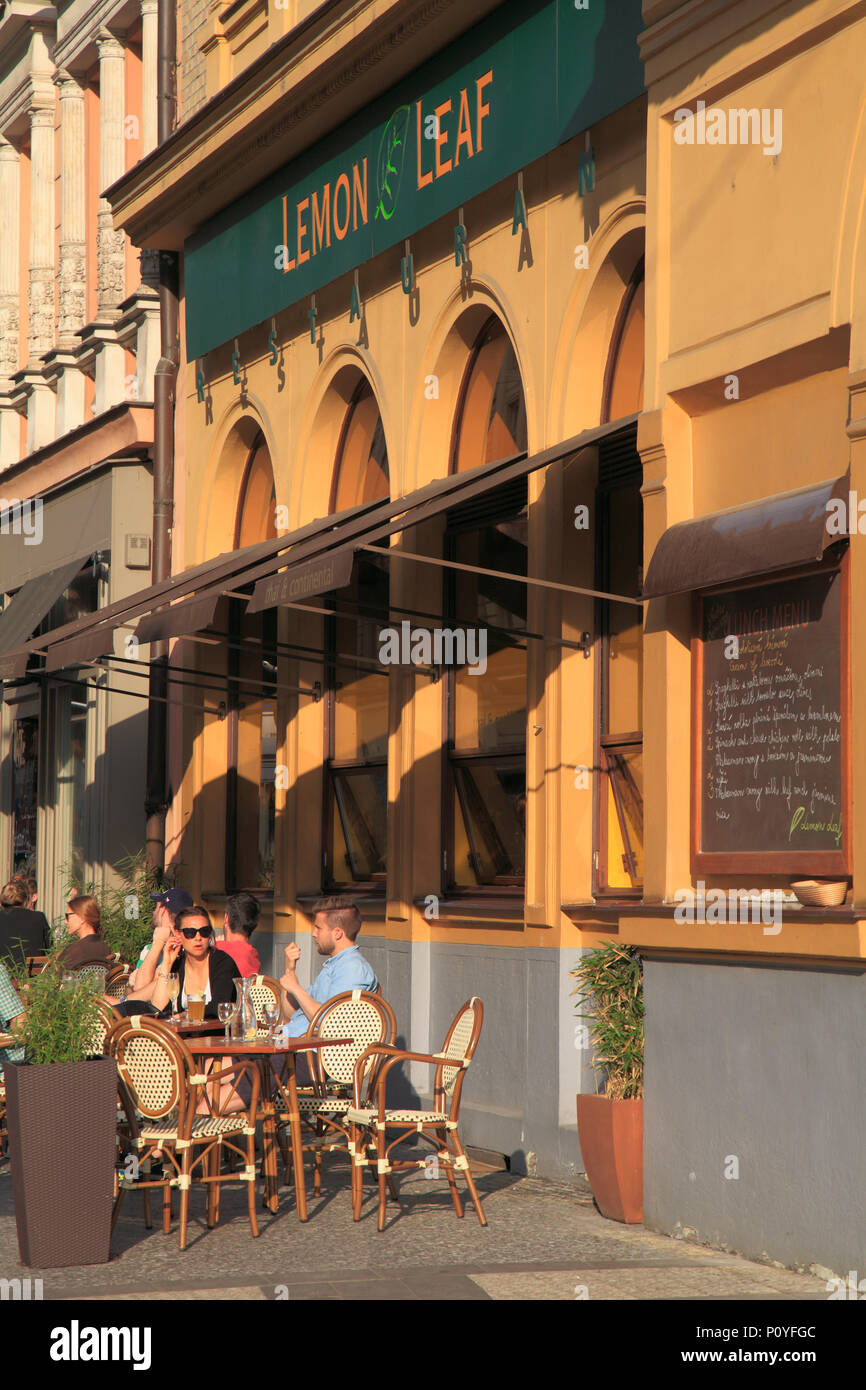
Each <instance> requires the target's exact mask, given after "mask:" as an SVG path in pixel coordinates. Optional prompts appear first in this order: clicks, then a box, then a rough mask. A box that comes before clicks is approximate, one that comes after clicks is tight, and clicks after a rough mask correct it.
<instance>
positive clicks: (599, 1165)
mask: <svg viewBox="0 0 866 1390" xmlns="http://www.w3.org/2000/svg"><path fill="white" fill-rule="evenodd" d="M571 974H572V977H573V979H574V980H575V981H576V987H575V989H574V990H573V991H572V992H573V993H574V994H577V995H579V996H580V998H579V1000H578V1003H579V1004H585V1005H586V1012H584V1013H578V1018H585V1019H588V1020H589V1021H590V1034H591V1038H592V1043H593V1051H594V1057H593V1070H594V1071H595V1072H596V1080H598V1072H597V1066H598V1064H601V1066H602V1067H603V1068H604V1072H605V1077H604V1082H605V1085H604V1092H603V1093H601V1094H596V1095H579V1096H578V1097H577V1132H578V1137H579V1139H580V1151H581V1153H582V1155H583V1161H584V1163H585V1165H586V1176H587V1178H588V1179H589V1184H590V1187H591V1188H592V1192H593V1196H594V1197H595V1200H596V1202H597V1204H598V1208H599V1211H600V1212H601V1213H602V1215H603V1216H608V1217H610V1218H612V1219H613V1220H614V1221H627V1222H640V1221H642V1220H643V1047H644V1012H643V968H642V964H641V959H640V956H639V954H638V952H637V950H636V948H635V947H634V946H626V945H624V944H623V943H621V942H618V941H608V942H606V943H605V944H604V945H603V946H600V947H599V948H598V949H597V950H594V951H589V952H587V954H586V955H585V956H584V957H583V959H582V960H581V961H580V963H579V964H578V965H577V966H575V968H574V970H572V972H571Z"/></svg>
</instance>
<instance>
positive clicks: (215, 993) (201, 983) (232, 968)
mask: <svg viewBox="0 0 866 1390" xmlns="http://www.w3.org/2000/svg"><path fill="white" fill-rule="evenodd" d="M213 945H214V941H213V928H212V926H211V924H210V918H209V917H208V915H207V911H206V910H205V908H203V907H184V908H182V909H181V911H180V912H179V913H178V914H177V917H176V918H175V921H174V936H173V937H169V940H168V941H167V942H166V946H165V951H164V954H163V959H162V968H161V969H160V970H158V971H157V972H156V985H155V987H154V991H153V994H152V995H151V996H150V1002H151V1004H152V1006H153V1008H154V1009H156V1011H157V1012H161V1011H162V1010H163V1009H164V1008H165V1007H166V1005H167V1004H168V1000H169V993H168V981H169V976H170V975H177V976H178V977H179V978H180V995H179V998H178V1007H179V1008H180V1009H185V1008H187V1006H188V1002H189V996H190V994H203V995H204V1002H205V1009H204V1015H205V1018H216V1017H217V1005H218V1004H231V1003H233V1002H234V998H235V980H236V979H238V978H239V977H240V973H241V972H240V970H239V969H238V967H237V965H236V964H235V962H234V960H233V959H232V957H231V956H230V955H227V954H226V952H225V951H215V950H214V949H213Z"/></svg>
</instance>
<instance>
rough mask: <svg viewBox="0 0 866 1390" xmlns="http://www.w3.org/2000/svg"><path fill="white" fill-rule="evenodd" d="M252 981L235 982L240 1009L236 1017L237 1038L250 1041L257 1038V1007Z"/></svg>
mask: <svg viewBox="0 0 866 1390" xmlns="http://www.w3.org/2000/svg"><path fill="white" fill-rule="evenodd" d="M252 983H253V982H252V980H243V979H238V980H235V994H236V996H237V1001H238V1007H237V1013H236V1014H235V1017H234V1020H233V1022H234V1025H235V1027H236V1028H237V1036H238V1037H241V1038H244V1039H245V1040H247V1041H248V1040H249V1039H251V1038H254V1037H255V1036H256V1028H257V1026H258V1025H257V1023H256V1006H255V1004H254V1003H253V996H252V993H251V986H252Z"/></svg>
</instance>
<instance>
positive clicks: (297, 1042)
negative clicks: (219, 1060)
mask: <svg viewBox="0 0 866 1390" xmlns="http://www.w3.org/2000/svg"><path fill="white" fill-rule="evenodd" d="M354 1041H355V1039H354V1038H308V1037H300V1038H289V1039H288V1041H287V1042H286V1043H284V1044H283V1046H282V1047H278V1046H277V1044H276V1043H274V1042H267V1041H266V1040H265V1039H262V1038H260V1039H258V1040H257V1041H256V1042H246V1041H245V1040H244V1039H243V1038H232V1040H231V1042H226V1041H225V1040H224V1039H222V1038H221V1039H220V1040H219V1042H214V1041H212V1040H211V1039H210V1038H202V1039H201V1040H200V1041H196V1042H191V1043H190V1044H189V1046H190V1048H191V1050H192V1051H193V1052H194V1053H195V1055H196V1057H231V1056H235V1057H240V1056H244V1057H246V1056H261V1057H285V1056H286V1055H287V1053H291V1052H311V1051H312V1050H313V1049H314V1048H317V1047H344V1046H346V1045H347V1044H348V1043H351V1042H354Z"/></svg>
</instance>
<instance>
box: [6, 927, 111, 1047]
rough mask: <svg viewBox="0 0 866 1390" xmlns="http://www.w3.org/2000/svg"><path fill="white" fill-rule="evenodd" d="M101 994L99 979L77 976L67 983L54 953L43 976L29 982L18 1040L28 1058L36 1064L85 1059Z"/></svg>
mask: <svg viewBox="0 0 866 1390" xmlns="http://www.w3.org/2000/svg"><path fill="white" fill-rule="evenodd" d="M101 994H102V990H101V987H100V985H99V983H98V981H96V980H82V979H80V978H75V979H73V980H71V981H66V982H64V980H63V970H62V967H61V966H60V964H59V961H58V958H57V954H56V953H55V954H54V955H53V956H52V958H51V960H50V961H49V963H48V965H47V966H46V968H45V970H44V971H43V972H42V974H41V975H34V977H33V979H32V980H31V981H30V988H29V990H28V992H27V997H26V999H25V1001H24V1003H25V1013H24V1020H23V1022H22V1025H21V1027H20V1028H19V1030H18V1032H17V1033H16V1043H19V1042H20V1043H21V1044H22V1045H23V1046H24V1048H25V1053H24V1058H25V1061H27V1062H30V1063H33V1064H34V1065H37V1066H43V1065H45V1064H46V1063H48V1062H83V1061H84V1060H85V1058H87V1057H88V1056H89V1055H90V1050H91V1046H92V1038H93V1036H94V1033H95V1031H96V1029H97V1027H98V1023H99V1011H98V1009H97V1002H98V1000H99V999H100V997H101Z"/></svg>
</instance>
